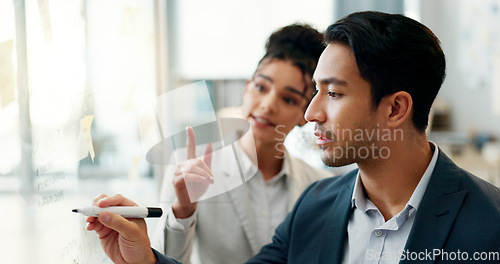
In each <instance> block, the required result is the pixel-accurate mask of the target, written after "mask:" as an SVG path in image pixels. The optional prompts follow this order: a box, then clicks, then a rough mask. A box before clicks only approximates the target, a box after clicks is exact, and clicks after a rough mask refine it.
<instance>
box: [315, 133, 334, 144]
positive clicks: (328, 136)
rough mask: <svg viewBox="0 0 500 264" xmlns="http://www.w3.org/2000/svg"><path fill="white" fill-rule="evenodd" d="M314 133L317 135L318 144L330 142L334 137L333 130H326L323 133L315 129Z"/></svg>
mask: <svg viewBox="0 0 500 264" xmlns="http://www.w3.org/2000/svg"><path fill="white" fill-rule="evenodd" d="M314 135H315V136H316V137H317V138H316V144H318V145H326V144H328V143H330V142H333V139H332V132H330V131H326V132H325V133H322V132H321V131H319V130H316V131H314Z"/></svg>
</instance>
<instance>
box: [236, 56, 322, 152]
mask: <svg viewBox="0 0 500 264" xmlns="http://www.w3.org/2000/svg"><path fill="white" fill-rule="evenodd" d="M305 79H307V80H305ZM310 79H311V78H310V77H306V78H304V75H303V73H302V71H301V70H300V69H299V68H298V67H297V66H294V65H293V64H292V63H291V62H288V61H284V60H279V59H274V60H264V61H263V62H261V64H260V65H259V67H258V68H257V71H256V72H255V74H254V77H253V79H252V80H250V81H248V82H247V85H246V87H245V91H244V93H243V115H244V117H245V118H246V120H247V121H248V122H250V126H251V127H252V131H253V134H254V137H255V140H256V141H261V142H277V141H280V142H281V141H283V140H284V139H285V137H286V135H287V134H288V133H289V132H290V131H291V130H292V129H293V128H294V127H295V126H296V125H303V124H305V122H306V121H305V119H304V111H305V108H306V105H307V102H308V101H309V99H310V97H311V95H309V94H308V93H307V92H306V91H305V90H306V87H307V86H311V85H312V84H311V80H310ZM304 81H307V82H308V83H307V84H306V83H305V82H304ZM310 89H311V88H309V90H310ZM305 94H308V95H305ZM306 97H307V98H306Z"/></svg>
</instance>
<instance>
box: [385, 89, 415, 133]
mask: <svg viewBox="0 0 500 264" xmlns="http://www.w3.org/2000/svg"><path fill="white" fill-rule="evenodd" d="M381 104H383V105H384V106H385V109H386V111H385V115H386V116H385V119H386V123H387V126H389V127H393V128H396V127H399V126H401V125H402V124H403V123H404V122H406V121H407V120H408V119H409V118H411V115H412V109H413V100H412V98H411V95H410V94H409V93H407V92H404V91H399V92H396V93H394V94H392V95H389V96H386V97H384V98H383V99H382V102H381Z"/></svg>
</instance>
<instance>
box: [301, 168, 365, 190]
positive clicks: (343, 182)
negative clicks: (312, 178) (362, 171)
mask: <svg viewBox="0 0 500 264" xmlns="http://www.w3.org/2000/svg"><path fill="white" fill-rule="evenodd" d="M357 175H358V169H355V170H352V171H350V172H348V173H347V174H344V175H340V176H333V177H328V178H325V179H322V180H319V181H317V182H314V183H313V184H311V185H310V186H309V187H308V188H307V189H306V191H304V194H305V195H311V194H313V195H314V196H332V195H333V196H336V195H337V194H338V193H339V192H340V191H341V190H342V189H343V188H349V189H352V188H353V186H354V182H355V180H356V176H357Z"/></svg>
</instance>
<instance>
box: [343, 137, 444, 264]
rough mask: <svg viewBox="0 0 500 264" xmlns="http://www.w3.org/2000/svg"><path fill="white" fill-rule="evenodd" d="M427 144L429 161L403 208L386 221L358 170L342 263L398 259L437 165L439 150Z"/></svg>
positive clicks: (387, 262) (390, 263) (385, 262)
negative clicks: (362, 181)
mask: <svg viewBox="0 0 500 264" xmlns="http://www.w3.org/2000/svg"><path fill="white" fill-rule="evenodd" d="M429 144H430V145H431V149H432V150H433V151H434V154H433V155H432V159H431V162H430V163H429V165H428V166H427V169H426V170H425V172H424V175H423V176H422V178H421V179H420V181H419V183H418V185H417V187H416V188H415V190H414V191H413V194H412V195H411V197H410V200H409V201H408V203H406V206H405V207H404V209H403V210H402V211H401V212H399V213H398V214H397V215H395V216H394V217H392V218H391V219H389V220H388V221H387V222H386V221H385V219H384V216H383V215H382V213H380V211H379V210H378V208H377V207H376V206H375V205H374V204H373V203H372V202H371V201H370V199H368V198H367V197H365V194H364V190H363V186H362V184H361V182H360V177H359V172H358V176H357V178H356V183H355V184H354V191H353V194H352V199H351V206H352V208H354V210H353V213H352V214H351V217H350V218H349V223H348V225H347V241H346V243H345V247H344V257H343V260H342V263H343V264H359V263H365V264H374V263H377V264H378V263H383V264H393V263H394V264H396V263H399V260H400V259H401V254H402V253H403V250H404V247H405V244H406V240H407V239H408V235H409V234H410V230H411V227H412V226H413V221H414V220H415V215H416V214H417V210H418V206H419V205H420V202H421V201H422V198H423V197H424V193H425V190H426V189H427V185H428V184H429V180H430V178H431V175H432V172H433V171H434V167H435V166H436V161H437V158H438V152H439V150H438V148H437V146H436V144H434V143H433V142H429Z"/></svg>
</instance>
